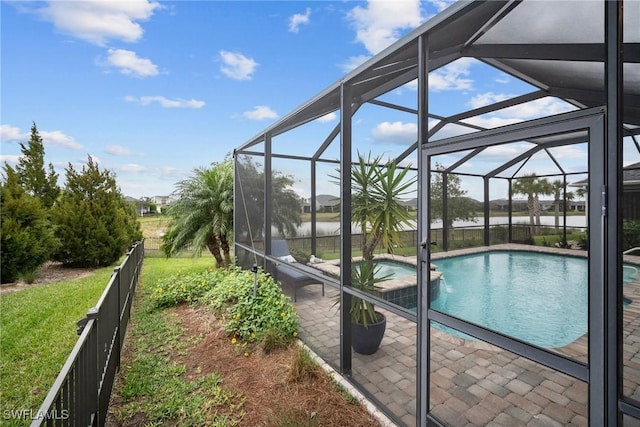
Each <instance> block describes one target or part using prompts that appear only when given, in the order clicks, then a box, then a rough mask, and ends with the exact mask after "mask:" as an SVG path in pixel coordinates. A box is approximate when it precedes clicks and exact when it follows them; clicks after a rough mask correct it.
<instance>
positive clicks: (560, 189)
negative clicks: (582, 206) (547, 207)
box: [551, 179, 573, 231]
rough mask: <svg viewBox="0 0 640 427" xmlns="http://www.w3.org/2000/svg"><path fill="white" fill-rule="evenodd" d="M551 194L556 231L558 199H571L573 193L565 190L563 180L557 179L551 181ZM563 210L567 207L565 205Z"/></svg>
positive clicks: (558, 224)
mask: <svg viewBox="0 0 640 427" xmlns="http://www.w3.org/2000/svg"><path fill="white" fill-rule="evenodd" d="M551 194H553V205H554V208H555V216H556V219H555V226H556V231H557V230H558V229H559V228H560V201H562V200H563V199H565V198H566V199H567V200H571V199H573V193H572V192H571V191H566V188H565V185H564V182H563V181H561V180H559V179H557V180H555V181H553V182H552V183H551ZM564 208H565V210H566V209H567V207H566V205H565V207H564Z"/></svg>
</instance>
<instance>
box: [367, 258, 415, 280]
mask: <svg viewBox="0 0 640 427" xmlns="http://www.w3.org/2000/svg"><path fill="white" fill-rule="evenodd" d="M375 264H376V268H377V269H378V270H376V277H385V276H389V279H397V278H398V277H406V276H415V275H416V267H415V266H413V265H410V264H406V263H402V262H396V261H389V260H383V261H378V260H376V261H375Z"/></svg>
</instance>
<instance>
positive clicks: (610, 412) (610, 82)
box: [589, 1, 623, 426]
mask: <svg viewBox="0 0 640 427" xmlns="http://www.w3.org/2000/svg"><path fill="white" fill-rule="evenodd" d="M604 3H605V6H604V7H605V48H606V54H605V55H606V56H605V93H606V106H607V114H606V124H605V130H606V136H605V150H604V186H603V190H604V191H605V194H604V195H603V199H604V200H603V202H604V203H605V206H603V213H602V214H603V215H602V216H603V220H604V239H603V240H602V243H603V244H604V246H605V247H604V260H603V261H604V263H603V267H604V274H603V277H604V279H605V280H604V283H603V286H604V301H603V303H602V304H603V306H602V309H603V310H604V313H603V317H604V319H603V320H604V325H603V330H602V334H603V335H602V342H601V343H597V344H601V345H602V346H601V347H600V348H601V349H603V350H601V352H604V354H602V356H601V357H602V358H603V360H602V364H601V365H596V366H598V368H599V367H600V366H602V367H603V372H602V374H600V375H603V376H604V378H603V379H602V382H603V383H602V388H601V389H600V390H598V387H597V386H598V385H597V384H593V383H592V384H591V387H590V388H589V402H590V403H591V402H592V399H593V400H595V401H596V402H597V403H598V405H596V406H600V407H601V408H602V409H601V410H602V413H599V414H595V413H590V414H589V415H590V422H591V423H592V424H593V425H596V424H598V423H599V422H600V420H602V423H601V425H609V426H617V425H622V417H621V414H620V412H619V411H618V396H619V395H620V392H621V390H622V386H621V382H622V381H621V378H620V376H621V373H622V369H621V367H619V364H620V363H621V358H620V354H622V351H621V349H622V344H621V339H619V338H620V337H621V336H622V327H623V325H622V315H621V313H620V310H621V304H620V303H621V301H622V295H621V288H620V284H621V283H622V282H621V280H622V277H621V272H622V251H621V249H622V248H621V245H620V243H621V237H622V233H621V230H622V215H621V213H622V211H621V203H620V202H621V200H620V197H619V195H620V193H621V190H622V111H623V110H622V99H623V97H622V96H623V78H622V73H623V68H622V67H623V65H622V64H623V63H622V49H623V28H622V22H623V8H622V6H623V2H621V1H616V2H608V1H606V2H604ZM598 392H600V393H602V394H601V395H600V396H602V397H598ZM597 399H601V400H600V401H598V400H597ZM591 406H592V405H590V407H591ZM596 411H597V410H593V409H591V410H590V412H596Z"/></svg>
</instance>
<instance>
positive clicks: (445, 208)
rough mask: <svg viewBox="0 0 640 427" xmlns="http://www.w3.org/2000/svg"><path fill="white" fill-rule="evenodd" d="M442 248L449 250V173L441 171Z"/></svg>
mask: <svg viewBox="0 0 640 427" xmlns="http://www.w3.org/2000/svg"><path fill="white" fill-rule="evenodd" d="M441 197H442V250H443V251H445V252H447V251H448V250H449V174H448V173H447V172H442V195H441Z"/></svg>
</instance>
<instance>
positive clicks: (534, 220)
mask: <svg viewBox="0 0 640 427" xmlns="http://www.w3.org/2000/svg"><path fill="white" fill-rule="evenodd" d="M511 190H512V191H513V193H514V194H523V195H526V196H527V208H528V209H529V222H530V224H531V234H533V235H535V234H537V230H538V227H539V226H540V210H541V208H540V200H539V198H538V195H539V194H549V193H550V191H551V190H550V184H549V181H547V180H546V179H544V178H542V179H541V178H538V177H537V176H536V174H535V173H532V174H530V175H525V176H523V177H521V178H518V179H516V180H515V182H514V183H513V185H512V187H511Z"/></svg>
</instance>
